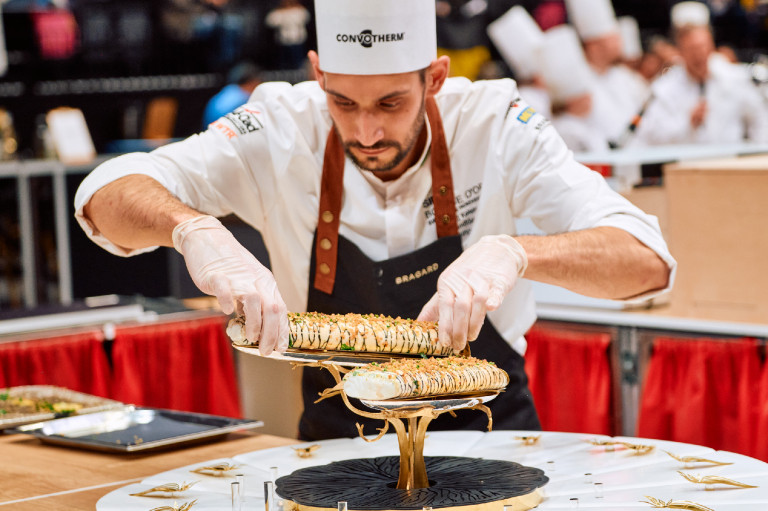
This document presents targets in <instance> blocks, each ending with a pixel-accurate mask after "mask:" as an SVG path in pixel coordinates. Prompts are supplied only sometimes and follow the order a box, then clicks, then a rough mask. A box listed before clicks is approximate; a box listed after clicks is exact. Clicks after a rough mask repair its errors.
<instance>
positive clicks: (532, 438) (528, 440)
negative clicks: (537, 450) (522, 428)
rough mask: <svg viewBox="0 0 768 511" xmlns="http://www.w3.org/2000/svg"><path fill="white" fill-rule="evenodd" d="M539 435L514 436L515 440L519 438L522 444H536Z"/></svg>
mask: <svg viewBox="0 0 768 511" xmlns="http://www.w3.org/2000/svg"><path fill="white" fill-rule="evenodd" d="M540 438H541V435H528V436H516V437H515V440H520V441H521V442H523V445H536V444H537V443H539V439H540Z"/></svg>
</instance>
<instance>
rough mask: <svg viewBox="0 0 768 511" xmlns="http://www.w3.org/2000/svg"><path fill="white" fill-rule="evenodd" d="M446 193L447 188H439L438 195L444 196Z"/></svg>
mask: <svg viewBox="0 0 768 511" xmlns="http://www.w3.org/2000/svg"><path fill="white" fill-rule="evenodd" d="M447 192H448V187H447V186H445V185H443V186H441V187H440V195H445V194H446V193H447Z"/></svg>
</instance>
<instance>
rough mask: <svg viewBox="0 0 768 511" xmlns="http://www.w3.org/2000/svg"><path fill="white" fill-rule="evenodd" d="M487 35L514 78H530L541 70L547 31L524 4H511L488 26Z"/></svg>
mask: <svg viewBox="0 0 768 511" xmlns="http://www.w3.org/2000/svg"><path fill="white" fill-rule="evenodd" d="M488 36H489V37H490V38H491V41H493V44H494V45H496V48H497V49H498V50H499V53H500V54H501V56H502V57H503V58H504V62H506V63H507V65H508V66H509V68H510V69H511V70H512V71H513V72H514V73H515V78H518V79H520V80H530V79H532V78H533V76H534V75H536V74H537V73H538V72H539V67H540V63H541V56H540V52H541V47H542V45H543V44H544V34H543V32H542V31H541V29H540V28H539V25H537V24H536V21H534V19H533V18H532V17H531V15H530V14H528V11H526V10H525V9H524V8H523V7H521V6H519V5H516V6H514V7H512V8H511V9H510V10H508V11H507V12H506V14H504V15H503V16H501V17H500V18H499V19H497V20H496V21H494V22H493V23H491V24H490V25H488Z"/></svg>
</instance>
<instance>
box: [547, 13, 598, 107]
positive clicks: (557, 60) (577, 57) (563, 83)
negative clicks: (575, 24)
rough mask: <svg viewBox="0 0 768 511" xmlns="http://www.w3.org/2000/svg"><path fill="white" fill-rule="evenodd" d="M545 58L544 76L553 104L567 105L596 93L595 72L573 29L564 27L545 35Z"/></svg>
mask: <svg viewBox="0 0 768 511" xmlns="http://www.w3.org/2000/svg"><path fill="white" fill-rule="evenodd" d="M541 56H542V58H541V75H542V77H543V78H544V81H545V82H546V84H547V89H548V90H549V93H550V95H551V96H552V102H553V103H563V102H565V101H566V100H568V99H571V98H574V97H576V96H580V95H582V94H586V93H588V92H589V91H590V90H591V89H592V72H591V71H590V68H589V64H587V59H586V57H584V50H582V48H581V41H579V36H578V35H577V34H576V31H575V30H574V29H573V28H572V27H570V26H568V25H560V26H557V27H555V28H551V29H549V30H547V31H546V32H544V44H543V45H542V47H541Z"/></svg>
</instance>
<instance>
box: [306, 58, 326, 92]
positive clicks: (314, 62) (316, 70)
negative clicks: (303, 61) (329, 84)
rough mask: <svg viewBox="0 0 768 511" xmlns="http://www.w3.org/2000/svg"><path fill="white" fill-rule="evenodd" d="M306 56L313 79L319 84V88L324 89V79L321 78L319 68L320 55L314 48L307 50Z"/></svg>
mask: <svg viewBox="0 0 768 511" xmlns="http://www.w3.org/2000/svg"><path fill="white" fill-rule="evenodd" d="M307 58H308V59H309V63H310V64H311V65H312V72H313V73H314V75H315V80H317V83H319V84H320V88H321V89H323V90H325V80H323V72H322V71H321V70H320V57H319V56H318V55H317V52H316V51H315V50H309V52H308V53H307Z"/></svg>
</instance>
